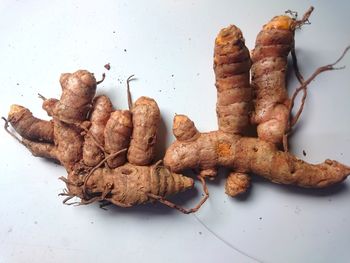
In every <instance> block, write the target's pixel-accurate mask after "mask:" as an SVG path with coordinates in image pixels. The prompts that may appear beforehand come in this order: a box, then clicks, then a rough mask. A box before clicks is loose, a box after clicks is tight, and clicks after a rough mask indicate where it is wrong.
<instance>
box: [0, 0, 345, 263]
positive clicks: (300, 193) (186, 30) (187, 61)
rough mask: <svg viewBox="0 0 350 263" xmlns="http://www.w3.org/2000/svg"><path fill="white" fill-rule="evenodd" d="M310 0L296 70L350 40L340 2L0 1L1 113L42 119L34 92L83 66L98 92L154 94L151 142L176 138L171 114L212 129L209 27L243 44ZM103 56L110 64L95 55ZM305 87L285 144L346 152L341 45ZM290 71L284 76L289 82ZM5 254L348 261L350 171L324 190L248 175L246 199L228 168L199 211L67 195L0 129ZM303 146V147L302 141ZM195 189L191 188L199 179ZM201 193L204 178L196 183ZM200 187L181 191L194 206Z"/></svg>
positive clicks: (13, 258) (310, 154)
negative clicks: (231, 188)
mask: <svg viewBox="0 0 350 263" xmlns="http://www.w3.org/2000/svg"><path fill="white" fill-rule="evenodd" d="M310 5H314V6H315V11H314V13H313V14H312V16H311V19H310V20H311V22H312V24H311V25H307V26H304V27H303V28H302V30H299V31H297V33H296V46H297V54H298V56H299V61H300V67H301V71H302V72H303V74H304V75H305V76H309V75H310V74H311V73H312V72H313V71H314V69H315V68H317V67H318V66H321V65H324V64H328V63H330V62H333V61H335V59H336V58H337V57H338V56H339V55H340V53H341V52H342V51H343V49H344V48H345V46H346V45H348V44H350V27H349V22H350V20H349V13H350V12H349V11H350V2H348V1H338V2H334V1H333V2H332V1H185V0H178V1H164V0H163V1H161V0H158V1H155V0H154V1H86V0H85V1H83V0H81V1H62V0H56V1H44V0H37V1H34V0H32V1H29V0H28V1H24V0H19V1H12V0H2V1H1V2H0V33H1V37H0V39H1V40H0V69H1V84H0V89H1V97H0V115H1V116H6V115H7V112H8V110H9V106H10V105H11V104H12V103H17V104H22V105H24V106H27V107H28V108H30V109H31V110H32V111H33V113H34V114H35V115H36V116H38V117H41V118H45V117H46V116H45V113H44V112H43V111H42V110H41V101H40V99H38V98H37V93H38V92H39V93H41V94H43V95H44V96H46V97H58V96H59V95H60V86H59V83H58V79H59V76H60V74H61V73H62V72H72V71H75V70H77V69H80V68H85V69H88V70H90V71H92V72H94V73H95V74H96V76H100V75H101V74H102V72H106V73H107V77H106V80H105V81H104V82H103V84H102V85H100V86H99V88H98V93H106V94H108V95H109V96H110V97H111V98H112V99H113V102H114V105H115V106H117V107H119V108H126V107H127V100H126V87H125V80H126V78H127V77H128V76H129V75H131V74H135V75H136V77H137V78H138V80H137V81H134V82H132V94H133V97H134V98H137V97H139V96H141V95H147V96H150V97H153V98H155V99H156V100H157V102H158V104H159V106H160V109H161V113H162V118H163V123H162V128H161V130H162V135H161V136H160V137H161V141H160V142H159V143H160V146H159V150H160V153H164V150H165V148H166V146H168V145H169V144H170V143H171V141H173V136H172V134H171V123H172V118H173V116H174V114H175V113H184V114H187V115H188V116H190V117H191V118H192V119H193V120H194V121H195V123H196V125H197V127H198V128H199V129H200V130H202V131H209V130H215V129H216V116H215V103H216V90H215V87H214V74H213V70H212V56H213V43H214V38H215V36H216V34H217V32H218V31H219V30H220V29H221V28H222V27H224V26H227V25H228V24H231V23H234V24H236V25H237V26H239V27H240V28H241V29H242V31H243V33H244V36H245V38H246V43H247V46H248V47H249V48H252V47H253V45H254V41H255V36H256V34H257V33H258V31H259V30H260V28H261V26H262V25H263V24H264V23H266V22H267V21H268V20H269V19H270V18H272V17H273V16H275V15H278V14H282V13H283V12H284V11H285V10H287V9H292V10H297V11H299V13H300V14H302V13H303V12H304V11H305V10H306V9H307V8H308V7H309V6H310ZM106 63H110V64H111V70H110V71H108V72H107V71H106V70H105V69H104V67H103V66H104V65H105V64H106ZM340 65H346V66H347V68H345V69H343V70H339V71H333V72H326V73H324V74H323V75H321V76H319V77H318V78H317V79H316V80H315V81H313V82H312V85H311V86H310V92H309V97H308V99H307V105H306V107H305V111H304V113H303V115H302V120H301V122H300V125H299V128H298V129H297V131H296V134H295V135H294V136H293V138H292V139H291V144H292V151H293V152H294V153H295V155H297V156H299V157H301V158H303V159H304V160H306V161H309V162H313V163H317V162H321V161H323V160H324V159H326V158H331V159H336V160H339V161H341V162H344V163H347V164H350V114H349V109H350V106H349V98H350V74H349V73H350V54H348V56H347V57H345V58H344V60H343V61H342V62H341V63H340ZM296 85H297V82H296V81H295V79H294V77H293V76H292V75H291V78H290V80H289V87H290V88H291V89H293V88H295V87H296ZM0 138H1V139H0V160H1V166H0V171H1V180H0V193H1V199H0V202H1V212H0V262H86V263H88V262H154V263H156V262H349V260H350V249H349V245H350V227H349V225H350V205H349V203H350V180H347V181H345V182H344V183H342V184H340V185H338V186H336V187H332V188H330V189H326V190H305V189H299V188H295V187H285V186H280V185H275V184H273V183H270V182H268V181H265V180H263V179H260V178H259V177H253V182H252V185H253V186H252V189H251V191H250V192H249V194H248V195H246V196H245V198H240V199H231V198H229V197H227V196H226V195H225V194H224V175H221V176H220V177H219V178H218V180H217V181H216V182H214V183H211V184H210V185H209V190H210V194H211V196H210V199H209V200H208V202H206V203H205V205H204V206H203V207H202V209H201V210H200V211H199V212H198V213H196V214H195V215H183V214H180V213H179V212H177V211H175V210H171V209H168V208H166V207H163V206H162V205H160V204H158V205H155V206H154V205H145V206H140V207H137V208H132V209H121V208H115V207H109V209H108V211H104V210H102V209H99V207H98V205H97V204H95V205H89V206H80V207H73V206H64V205H62V203H61V201H62V198H60V197H58V196H57V195H58V193H60V192H61V191H62V189H63V188H64V185H63V183H62V182H61V181H59V180H58V177H59V176H62V175H65V171H64V169H63V168H62V167H59V166H57V165H55V164H52V163H50V162H48V161H45V160H43V159H40V158H34V157H33V156H31V154H30V153H29V152H28V151H27V150H26V149H25V148H24V147H23V146H22V145H20V144H18V143H17V142H16V141H15V140H13V139H12V138H11V137H10V136H8V134H6V133H5V132H4V130H3V129H0ZM303 150H305V152H306V156H303V154H302V151H303ZM197 188H198V189H199V186H197ZM199 191H200V190H199ZM199 198H200V192H195V191H194V192H189V193H183V194H182V195H181V196H180V197H179V199H176V201H177V202H180V203H182V204H183V205H185V206H191V205H193V204H195V203H196V202H197V201H198V199H199Z"/></svg>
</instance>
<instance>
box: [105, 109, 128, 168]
mask: <svg viewBox="0 0 350 263" xmlns="http://www.w3.org/2000/svg"><path fill="white" fill-rule="evenodd" d="M131 132H132V116H131V113H130V111H128V110H116V111H114V112H112V113H111V115H110V118H109V119H108V121H107V124H106V127H105V129H104V138H105V150H106V153H108V154H112V153H114V152H118V151H120V150H122V149H125V148H128V147H129V144H130V136H131ZM125 162H126V153H123V154H121V155H118V156H116V157H115V158H112V159H109V160H108V161H107V163H108V166H109V167H110V168H116V167H118V166H120V165H123V164H124V163H125Z"/></svg>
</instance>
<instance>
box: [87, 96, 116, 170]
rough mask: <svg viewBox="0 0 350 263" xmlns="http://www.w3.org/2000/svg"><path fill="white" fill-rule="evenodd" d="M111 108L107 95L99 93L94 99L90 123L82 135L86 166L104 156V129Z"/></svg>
mask: <svg viewBox="0 0 350 263" xmlns="http://www.w3.org/2000/svg"><path fill="white" fill-rule="evenodd" d="M112 110H113V106H112V103H111V101H110V99H109V98H108V97H107V96H104V95H101V96H98V97H96V98H95V99H94V102H93V107H92V110H91V113H90V123H91V126H90V128H89V131H88V133H87V134H86V135H85V137H84V146H83V160H84V163H85V164H86V165H88V166H95V165H97V164H98V163H99V162H100V161H102V159H103V158H104V157H105V156H104V152H103V149H101V148H100V147H104V129H105V126H106V123H107V121H108V119H109V118H110V115H111V112H112Z"/></svg>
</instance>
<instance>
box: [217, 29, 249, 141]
mask: <svg viewBox="0 0 350 263" xmlns="http://www.w3.org/2000/svg"><path fill="white" fill-rule="evenodd" d="M250 66H251V61H250V57H249V51H248V49H247V47H246V46H245V44H244V38H243V35H242V32H241V30H240V29H239V28H237V27H236V26H234V25H230V26H228V27H226V28H224V29H222V30H221V31H220V32H219V34H218V36H217V37H216V39H215V48H214V72H215V78H216V83H215V85H216V88H217V103H216V112H217V116H218V125H219V130H221V131H223V132H227V133H235V134H241V133H242V132H244V130H245V129H246V128H247V127H248V125H249V113H250V110H251V97H252V91H251V88H250V84H249V69H250Z"/></svg>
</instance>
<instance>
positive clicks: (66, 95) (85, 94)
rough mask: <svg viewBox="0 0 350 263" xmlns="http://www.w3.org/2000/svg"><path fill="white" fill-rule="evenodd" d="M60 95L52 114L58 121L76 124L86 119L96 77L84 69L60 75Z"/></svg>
mask: <svg viewBox="0 0 350 263" xmlns="http://www.w3.org/2000/svg"><path fill="white" fill-rule="evenodd" d="M60 83H61V86H62V95H61V98H60V100H59V101H57V103H55V105H54V108H53V110H52V116H53V117H55V118H57V119H59V120H60V121H63V122H66V123H71V124H76V123H79V122H81V121H84V120H86V117H87V114H88V112H89V111H90V109H91V102H92V100H93V98H94V96H95V92H96V85H97V84H96V79H95V77H94V75H93V74H92V73H90V72H88V71H86V70H78V71H76V72H74V73H65V74H62V75H61V78H60Z"/></svg>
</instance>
